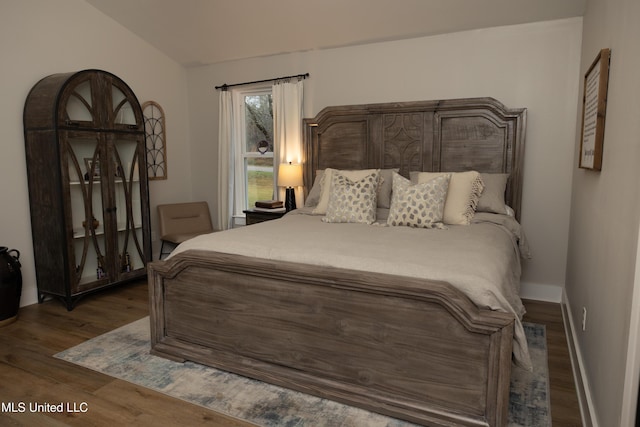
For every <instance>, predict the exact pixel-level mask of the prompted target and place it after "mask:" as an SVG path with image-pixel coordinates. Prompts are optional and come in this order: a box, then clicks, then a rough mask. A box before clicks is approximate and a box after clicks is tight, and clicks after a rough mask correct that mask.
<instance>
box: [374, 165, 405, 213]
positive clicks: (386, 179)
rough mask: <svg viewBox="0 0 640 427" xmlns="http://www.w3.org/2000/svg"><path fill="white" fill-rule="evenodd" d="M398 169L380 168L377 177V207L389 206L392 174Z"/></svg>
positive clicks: (386, 207)
mask: <svg viewBox="0 0 640 427" xmlns="http://www.w3.org/2000/svg"><path fill="white" fill-rule="evenodd" d="M399 170H400V169H380V178H379V179H378V207H379V208H384V209H389V208H390V207H391V189H392V186H393V174H394V173H397V172H398V171H399Z"/></svg>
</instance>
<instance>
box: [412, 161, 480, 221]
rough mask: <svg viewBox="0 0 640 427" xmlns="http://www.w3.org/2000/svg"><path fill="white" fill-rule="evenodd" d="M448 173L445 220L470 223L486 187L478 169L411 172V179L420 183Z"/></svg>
mask: <svg viewBox="0 0 640 427" xmlns="http://www.w3.org/2000/svg"><path fill="white" fill-rule="evenodd" d="M446 173H448V174H449V175H451V180H450V181H449V191H448V193H447V198H446V200H445V205H444V217H443V222H444V223H445V224H460V225H469V224H470V223H471V219H472V218H473V216H474V215H475V213H476V206H477V204H478V200H479V199H480V195H481V194H482V190H483V189H484V183H483V182H482V177H481V176H480V173H478V172H476V171H468V172H411V181H412V182H415V183H418V184H420V183H423V182H427V181H429V180H431V179H433V178H436V177H438V176H441V175H444V174H446Z"/></svg>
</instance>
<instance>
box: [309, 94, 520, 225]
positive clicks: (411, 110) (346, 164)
mask: <svg viewBox="0 0 640 427" xmlns="http://www.w3.org/2000/svg"><path fill="white" fill-rule="evenodd" d="M525 128H526V109H524V108H518V109H510V108H506V107H505V106H504V105H503V104H502V103H501V102H499V101H497V100H495V99H493V98H469V99H452V100H443V101H420V102H400V103H385V104H368V105H349V106H339V107H327V108H324V109H323V110H322V111H321V112H320V113H318V115H317V116H316V117H315V118H313V119H305V120H304V154H303V157H304V158H303V164H304V182H305V192H308V191H309V189H310V188H311V185H312V184H313V179H314V177H315V173H316V170H322V169H325V168H328V167H330V168H335V169H368V168H381V169H389V168H400V173H401V174H402V175H404V176H408V175H409V172H410V171H431V172H438V171H442V172H459V171H466V170H477V171H479V172H485V173H509V174H510V178H509V183H508V185H507V191H506V195H505V197H506V200H507V203H508V204H509V206H511V207H512V208H513V209H514V210H515V211H516V217H517V218H518V219H519V218H520V204H521V198H522V163H523V151H524V139H525Z"/></svg>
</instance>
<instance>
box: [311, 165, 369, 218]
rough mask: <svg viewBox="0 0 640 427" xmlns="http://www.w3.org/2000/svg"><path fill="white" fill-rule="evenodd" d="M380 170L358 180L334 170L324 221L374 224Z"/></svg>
mask: <svg viewBox="0 0 640 427" xmlns="http://www.w3.org/2000/svg"><path fill="white" fill-rule="evenodd" d="M378 174H379V172H378V171H374V172H373V173H372V174H369V175H367V176H365V177H364V178H362V179H360V180H358V181H352V180H351V179H349V178H348V177H347V176H345V175H343V174H342V173H341V172H339V171H334V173H333V176H332V178H331V179H332V182H331V194H330V195H329V202H328V204H327V213H326V215H325V217H324V218H322V220H323V221H324V222H359V223H365V224H373V223H374V222H375V220H376V200H377V197H376V191H377V189H378Z"/></svg>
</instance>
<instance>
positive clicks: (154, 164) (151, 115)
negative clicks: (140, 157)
mask: <svg viewBox="0 0 640 427" xmlns="http://www.w3.org/2000/svg"><path fill="white" fill-rule="evenodd" d="M142 114H143V115H144V133H145V139H146V145H147V175H148V176H149V179H150V180H159V179H167V134H166V128H165V116H164V110H163V109H162V107H161V106H160V105H159V104H158V103H157V102H154V101H147V102H145V103H144V104H142Z"/></svg>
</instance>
